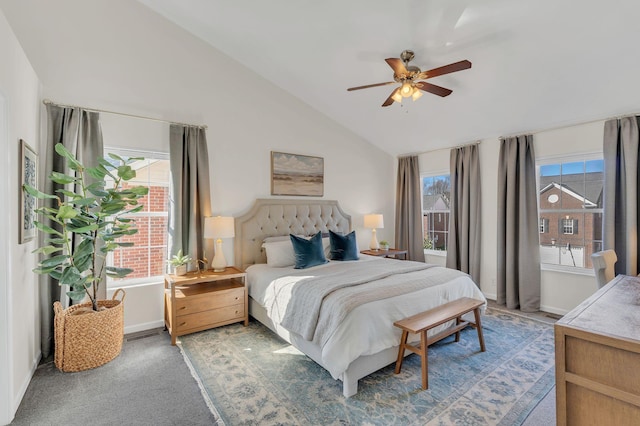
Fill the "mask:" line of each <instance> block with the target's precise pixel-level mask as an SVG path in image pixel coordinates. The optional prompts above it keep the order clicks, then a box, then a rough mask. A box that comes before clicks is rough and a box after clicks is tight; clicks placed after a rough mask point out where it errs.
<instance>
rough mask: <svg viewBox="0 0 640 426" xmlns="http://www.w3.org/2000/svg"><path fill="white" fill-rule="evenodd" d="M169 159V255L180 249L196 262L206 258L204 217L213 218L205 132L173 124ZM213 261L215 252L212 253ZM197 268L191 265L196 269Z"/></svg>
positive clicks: (198, 128)
mask: <svg viewBox="0 0 640 426" xmlns="http://www.w3.org/2000/svg"><path fill="white" fill-rule="evenodd" d="M170 132H171V133H170V140H169V141H170V148H169V159H170V163H171V194H170V197H171V207H170V216H169V238H170V241H169V252H170V254H171V255H174V254H176V253H177V252H178V250H182V252H183V253H185V254H189V255H190V256H191V257H192V258H193V259H204V258H205V257H206V253H207V252H206V251H205V244H204V237H203V235H204V218H205V217H207V216H211V191H210V182H209V155H208V153H207V137H206V134H205V129H203V128H201V127H196V126H183V125H178V124H172V125H171V129H170ZM208 254H209V259H208V261H209V262H211V260H212V256H211V255H212V252H211V251H209V252H208ZM196 267H197V265H195V264H192V265H190V269H195V268H196Z"/></svg>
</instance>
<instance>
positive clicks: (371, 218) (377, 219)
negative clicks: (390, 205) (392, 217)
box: [364, 214, 384, 250]
mask: <svg viewBox="0 0 640 426" xmlns="http://www.w3.org/2000/svg"><path fill="white" fill-rule="evenodd" d="M364 227H365V228H370V229H371V243H370V244H369V248H370V249H371V250H378V249H379V248H380V246H379V245H378V238H377V237H376V228H384V219H383V217H382V215H381V214H365V215H364Z"/></svg>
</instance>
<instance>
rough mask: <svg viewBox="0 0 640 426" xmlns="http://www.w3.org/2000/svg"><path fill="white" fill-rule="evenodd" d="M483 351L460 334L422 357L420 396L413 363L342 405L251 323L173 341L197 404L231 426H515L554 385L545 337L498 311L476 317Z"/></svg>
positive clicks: (376, 376)
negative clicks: (195, 388)
mask: <svg viewBox="0 0 640 426" xmlns="http://www.w3.org/2000/svg"><path fill="white" fill-rule="evenodd" d="M483 330H484V338H485V342H486V347H487V351H486V352H480V351H479V344H478V338H477V334H476V331H475V330H474V329H471V328H467V329H465V330H464V331H463V332H462V336H461V339H460V342H458V343H456V342H454V340H453V339H454V338H453V336H452V337H450V338H447V339H445V340H442V341H440V342H438V343H436V344H434V345H432V346H430V347H429V389H428V390H424V391H423V390H422V388H421V376H420V357H419V356H417V355H415V354H412V355H409V356H408V357H407V358H405V361H404V363H403V366H402V372H401V373H400V374H398V375H396V374H394V365H393V364H392V365H390V366H387V367H385V368H383V369H382V370H379V371H378V372H376V373H373V374H371V375H370V376H368V377H366V378H364V379H361V380H360V382H359V386H358V393H357V394H356V395H355V396H353V397H351V398H344V397H343V396H342V382H341V381H338V380H334V379H333V378H332V377H331V375H330V374H329V373H328V372H327V371H326V370H324V369H323V368H321V367H320V366H318V365H317V364H316V363H315V362H313V361H312V360H311V359H309V358H308V357H306V356H305V355H303V354H301V353H300V352H299V351H297V350H296V349H295V348H293V347H292V346H291V345H289V344H288V343H286V342H285V341H284V340H282V339H280V338H279V337H278V336H276V335H275V334H273V333H272V332H271V331H270V330H269V329H267V328H266V327H264V326H263V325H261V324H260V323H258V322H257V321H251V322H250V324H249V326H248V327H243V326H242V324H235V325H229V326H225V327H220V328H216V329H212V330H208V331H203V332H200V333H195V334H191V335H188V336H182V337H181V338H180V345H181V348H182V351H183V354H184V356H185V360H186V361H187V363H188V364H190V367H191V369H192V372H193V373H194V376H195V377H196V380H198V382H199V383H200V386H201V388H202V391H203V395H204V396H205V399H207V400H208V403H209V404H210V406H212V407H213V410H214V411H215V412H216V414H217V415H218V416H219V417H220V422H219V423H220V424H225V425H228V426H232V425H452V424H464V425H508V426H513V425H519V424H521V423H522V422H523V421H524V419H525V418H526V417H527V415H528V414H529V412H530V411H531V410H532V409H533V408H534V407H535V406H536V404H537V403H538V402H539V401H540V400H541V399H542V398H543V397H544V396H545V395H546V394H547V392H549V390H550V389H551V388H552V387H553V384H554V342H553V327H552V325H551V324H547V323H544V322H541V321H536V320H532V319H529V318H525V317H522V316H518V315H514V314H511V313H508V312H506V311H500V310H496V309H487V313H486V315H484V316H483Z"/></svg>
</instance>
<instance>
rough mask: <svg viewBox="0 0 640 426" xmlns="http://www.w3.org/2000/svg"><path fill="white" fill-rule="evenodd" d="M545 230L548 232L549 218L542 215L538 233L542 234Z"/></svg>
mask: <svg viewBox="0 0 640 426" xmlns="http://www.w3.org/2000/svg"><path fill="white" fill-rule="evenodd" d="M545 232H549V219H545V218H543V217H541V218H540V233H541V234H544V233H545Z"/></svg>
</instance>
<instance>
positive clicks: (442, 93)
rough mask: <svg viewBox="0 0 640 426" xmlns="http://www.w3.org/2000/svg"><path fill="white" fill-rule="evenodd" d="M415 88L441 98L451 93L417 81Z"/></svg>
mask: <svg viewBox="0 0 640 426" xmlns="http://www.w3.org/2000/svg"><path fill="white" fill-rule="evenodd" d="M416 87H417V88H418V89H420V90H424V91H425V92H429V93H433V94H434V95H438V96H442V97H443V98H444V97H445V96H449V95H450V94H451V93H453V90H450V89H445V88H444V87H440V86H436V85H435V84H431V83H427V82H426V81H418V82H417V83H416Z"/></svg>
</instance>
